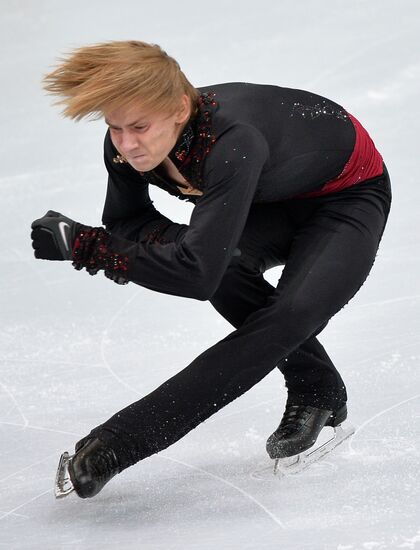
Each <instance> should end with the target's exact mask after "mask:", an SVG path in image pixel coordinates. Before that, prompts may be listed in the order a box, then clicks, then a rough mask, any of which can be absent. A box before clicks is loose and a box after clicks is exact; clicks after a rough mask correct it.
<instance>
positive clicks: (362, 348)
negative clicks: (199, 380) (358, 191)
mask: <svg viewBox="0 0 420 550" xmlns="http://www.w3.org/2000/svg"><path fill="white" fill-rule="evenodd" d="M0 7H1V14H0V71H1V72H0V74H1V88H0V90H1V102H0V120H1V143H0V152H1V159H0V160H1V173H0V190H1V203H0V204H1V206H0V213H1V216H0V224H1V227H0V246H1V254H0V277H1V289H0V319H1V330H0V344H1V347H0V431H1V438H0V466H1V467H0V549H3V548H4V549H5V550H11V549H54V550H55V549H70V548H71V549H72V550H85V549H92V550H98V549H104V550H105V549H106V550H108V549H114V548H115V549H118V550H126V549H144V550H146V549H147V550H149V549H156V550H158V549H159V550H160V549H165V550H192V549H197V550H198V549H199V550H280V549H281V550H383V549H390V550H397V549H405V550H411V549H417V548H420V519H419V518H420V498H419V493H420V491H419V485H420V480H419V477H420V476H419V467H420V460H419V458H420V425H419V416H420V369H419V367H420V343H419V334H420V315H419V313H420V308H419V306H420V260H419V253H420V246H419V229H418V228H419V224H420V221H419V219H420V217H419V211H420V178H419V172H420V170H419V158H420V153H419V145H420V139H419V133H420V116H419V115H420V39H419V34H418V29H419V24H420V4H419V2H418V0H408V1H407V0H400V1H390V0H387V1H384V0H370V1H368V0H364V1H361V0H353V1H352V2H345V1H343V0H323V1H322V2H321V1H318V2H315V1H310V0H300V1H290V0H288V1H286V0H279V1H278V2H275V1H274V0H271V1H268V0H259V1H258V2H251V1H248V0H243V1H242V2H229V1H228V0H226V2H222V1H221V0H214V1H212V2H196V1H194V2H193V1H190V0H188V1H186V2H171V1H169V0H157V1H156V2H147V3H146V2H141V1H139V0H136V1H134V0H129V1H124V0H122V1H120V2H110V1H99V0H93V1H90V2H89V1H87V0H86V1H81V0H72V2H63V1H62V0H60V1H58V0H57V1H54V0H37V1H31V0H9V1H6V0H2V1H1V2H0ZM114 39H138V40H145V41H147V42H154V43H158V44H160V45H162V47H164V49H166V50H167V51H168V53H169V54H171V55H173V56H174V57H175V58H176V59H178V60H179V62H180V64H181V67H182V68H183V70H184V71H185V72H186V74H187V75H188V76H189V78H190V79H191V81H192V82H193V83H194V84H195V85H197V86H200V85H208V84H212V83H218V82H232V81H248V82H257V83H269V84H278V85H283V86H288V87H297V88H303V89H309V90H312V91H314V92H317V93H320V94H322V95H325V96H327V97H330V98H331V99H333V100H335V101H336V102H338V103H340V104H342V105H344V106H345V107H346V108H347V109H348V110H349V111H350V112H351V113H353V114H354V115H355V116H356V117H357V118H359V119H360V120H361V121H362V123H363V124H364V125H365V126H366V128H367V129H368V131H369V132H370V133H371V135H372V137H373V139H374V141H375V143H376V145H377V146H378V148H379V150H380V151H381V152H382V154H383V156H384V158H385V161H386V163H387V166H388V169H389V172H390V174H391V178H392V183H393V193H394V201H393V208H392V212H391V217H390V220H389V224H388V228H387V230H386V232H385V235H384V238H383V241H382V245H381V248H380V251H379V254H378V257H377V260H376V263H375V266H374V269H373V271H372V273H371V275H370V277H369V279H368V281H367V282H366V284H365V285H364V286H363V288H362V289H361V291H360V292H359V294H358V295H357V296H356V297H355V298H354V299H353V300H352V301H351V302H350V303H349V304H348V306H346V308H344V310H343V311H342V312H340V313H339V314H338V315H337V316H336V317H335V318H334V319H333V320H332V321H331V322H330V324H329V326H328V328H327V329H326V330H325V331H324V332H323V334H322V335H321V340H322V342H323V343H324V344H325V345H326V348H327V350H328V351H329V352H330V354H331V356H332V358H333V359H334V361H335V362H336V364H337V367H338V368H339V369H340V371H341V373H342V375H343V378H344V380H345V381H346V383H347V387H348V393H349V412H350V419H351V421H352V423H354V424H355V426H356V427H357V431H356V434H355V436H354V438H353V440H352V442H351V445H347V444H345V445H344V446H343V447H342V448H339V449H337V451H336V452H335V453H334V454H333V455H330V456H329V457H328V458H327V459H326V460H325V461H323V462H320V463H319V464H317V465H314V466H313V467H312V468H310V469H309V470H308V471H307V472H306V473H302V474H301V475H300V476H298V477H297V476H294V477H290V478H287V479H275V478H271V477H261V476H260V475H258V471H259V470H261V469H262V468H264V467H266V466H269V464H270V462H269V459H268V458H267V455H266V453H265V440H266V438H267V436H268V435H269V434H270V433H271V432H272V431H273V429H275V428H276V427H277V425H278V422H279V420H280V418H281V415H282V412H283V407H284V402H285V390H284V386H283V380H282V378H281V376H280V373H279V372H278V371H277V370H276V371H275V372H273V373H271V374H270V375H269V376H267V377H266V378H265V379H264V380H263V382H261V383H260V384H259V385H257V386H256V387H255V388H253V389H252V390H251V391H249V392H248V393H247V394H246V395H244V396H242V397H241V398H240V399H238V400H236V401H235V402H234V403H232V404H230V405H229V406H227V407H226V408H225V409H223V410H222V411H220V412H219V413H218V414H216V415H215V416H214V417H212V418H210V419H209V420H208V421H207V422H205V423H204V424H202V425H201V426H199V427H198V428H197V429H196V430H194V431H193V432H192V433H190V434H188V435H187V436H186V437H185V438H184V439H182V440H181V441H179V442H178V443H177V444H175V445H174V446H172V447H170V448H169V449H167V450H166V451H164V452H162V453H160V454H159V455H156V456H153V457H151V458H149V459H147V460H145V461H143V462H141V463H139V464H137V465H136V466H134V467H132V468H129V469H128V470H126V471H125V472H124V473H122V474H121V475H120V476H118V477H116V478H115V479H114V480H112V481H111V482H110V483H109V485H107V486H106V488H105V489H104V490H103V491H102V492H101V493H100V495H98V496H97V497H96V498H94V499H91V500H88V501H84V500H81V499H78V498H77V497H76V496H74V495H72V496H70V497H68V498H67V499H64V500H62V501H56V500H55V499H54V497H53V481H54V476H55V471H56V467H57V463H58V459H59V456H60V453H61V452H62V451H63V450H72V449H73V445H74V443H75V441H77V440H78V439H79V438H80V437H81V436H83V435H85V434H86V433H87V432H88V431H89V430H90V429H91V428H92V427H93V426H95V425H97V424H98V423H100V422H102V421H104V420H106V419H107V418H108V417H109V416H110V415H111V414H113V413H114V412H116V411H117V410H118V409H120V408H122V407H123V406H125V405H127V404H128V403H130V402H132V401H134V400H137V399H139V398H140V397H141V396H143V395H145V394H146V393H148V392H149V391H151V390H152V389H154V388H155V387H156V386H158V385H160V384H161V383H162V382H163V381H164V380H165V379H166V378H168V377H169V376H171V375H173V374H174V373H176V372H177V371H178V370H180V369H182V368H183V367H184V366H186V365H187V364H188V363H189V362H190V361H191V360H192V359H193V358H194V357H196V356H197V355H198V354H199V353H200V352H202V351H203V350H205V349H206V348H208V347H209V346H210V345H212V344H213V343H215V342H217V341H218V340H220V339H221V338H223V337H224V336H225V335H227V334H228V333H229V332H230V331H231V330H232V328H231V326H230V325H229V324H228V323H227V322H226V321H224V320H223V319H222V318H221V317H220V316H219V315H218V314H217V313H216V312H215V311H214V310H213V309H212V306H211V305H210V304H209V303H208V302H198V301H193V300H188V299H182V298H178V297H173V296H165V295H163V294H158V293H154V292H151V291H149V290H146V289H143V288H141V287H139V286H135V285H134V284H129V285H127V286H119V285H116V284H114V283H112V282H111V281H110V280H108V279H106V278H105V277H104V276H103V275H102V274H100V275H97V276H96V277H90V276H89V275H88V274H87V273H86V272H85V271H83V272H78V271H76V270H74V269H73V268H72V267H71V265H70V264H69V263H67V262H48V261H40V260H35V259H34V257H33V251H32V248H31V242H30V224H31V222H32V221H33V220H34V219H36V218H38V217H40V216H42V215H43V214H45V212H46V211H47V210H49V209H53V210H57V211H60V212H63V213H64V214H66V215H68V216H70V217H72V218H73V219H76V220H78V221H80V222H83V223H86V224H90V225H100V218H101V213H102V206H103V201H104V197H105V186H106V173H105V168H104V166H103V164H102V141H103V135H104V131H105V125H104V123H103V122H101V121H97V122H81V123H78V124H76V123H73V122H71V121H68V120H63V119H62V118H61V117H60V115H59V109H58V108H57V107H52V106H51V102H52V101H51V99H50V98H48V97H46V96H44V95H43V92H42V90H41V86H40V79H41V77H42V74H43V73H45V72H47V71H48V70H49V69H50V68H51V66H52V65H53V64H54V63H55V62H56V59H57V57H58V56H59V55H60V54H61V53H63V52H65V51H67V50H69V49H71V48H73V47H76V46H82V45H86V44H89V43H93V42H98V41H104V40H114ZM152 195H153V198H154V200H155V206H156V207H157V208H158V209H159V210H161V211H162V212H164V213H165V214H167V215H169V216H170V217H171V218H172V219H174V220H176V221H180V222H184V223H188V220H189V216H190V213H191V209H192V205H190V204H185V203H183V202H181V201H178V200H176V199H174V198H172V197H170V196H169V195H166V194H165V193H163V192H160V191H159V190H157V191H156V190H154V191H153V192H152ZM279 274H280V271H279V270H278V271H277V270H272V271H270V272H269V273H268V274H267V278H268V279H269V280H270V281H271V282H275V281H276V279H277V278H278V276H279ZM256 355H258V350H256ZM256 472H257V473H256Z"/></svg>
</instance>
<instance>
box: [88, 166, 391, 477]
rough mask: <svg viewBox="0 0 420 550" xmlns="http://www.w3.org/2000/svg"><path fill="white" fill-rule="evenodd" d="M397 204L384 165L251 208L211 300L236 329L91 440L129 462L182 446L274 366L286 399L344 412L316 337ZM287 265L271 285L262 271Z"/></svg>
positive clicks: (361, 275)
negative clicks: (335, 188)
mask: <svg viewBox="0 0 420 550" xmlns="http://www.w3.org/2000/svg"><path fill="white" fill-rule="evenodd" d="M390 204H391V188H390V181H389V176H388V173H387V171H386V169H385V172H384V175H383V176H380V177H378V178H374V179H371V180H369V181H366V182H363V183H360V184H358V185H355V186H353V187H351V188H348V189H346V190H344V191H341V192H338V193H334V194H331V195H326V196H323V197H317V198H305V199H292V200H286V201H282V202H278V203H267V204H254V205H253V206H252V208H251V211H250V214H249V217H248V220H247V224H246V227H245V229H244V232H243V235H242V237H241V240H240V242H239V245H238V248H239V250H240V255H239V253H238V255H237V256H234V257H233V259H232V262H231V263H230V265H229V267H228V269H227V271H226V273H225V275H224V278H223V280H222V282H221V284H220V286H219V288H218V290H217V292H216V293H215V294H214V295H213V297H212V298H211V300H210V301H211V303H212V304H213V306H214V307H215V308H216V310H217V311H218V312H219V313H221V315H223V317H225V318H226V319H227V320H228V321H229V322H230V323H231V324H232V325H233V326H234V327H235V330H234V331H233V332H231V333H230V334H228V335H227V336H226V337H225V338H223V339H222V340H221V341H220V342H218V343H216V344H215V345H214V346H212V347H211V348H209V349H208V350H206V351H205V352H203V353H202V354H201V355H199V356H198V357H197V358H196V359H194V361H192V363H190V365H188V366H187V367H186V368H185V369H183V370H182V371H180V372H179V373H178V374H176V375H175V376H173V377H172V378H170V379H169V380H167V381H166V382H164V383H163V384H162V385H161V386H160V387H158V388H157V389H156V390H154V391H153V392H151V393H150V394H149V395H147V396H145V397H144V398H142V399H140V400H139V401H136V402H135V403H132V404H131V405H129V406H128V407H126V408H125V409H123V410H121V411H120V412H118V413H117V414H115V415H114V416H112V417H111V418H110V419H109V420H108V421H107V422H105V423H104V424H102V425H100V426H98V427H97V428H95V429H94V430H92V432H91V434H92V435H96V436H97V437H99V438H100V439H101V440H103V441H105V442H106V443H108V444H109V445H110V446H111V447H112V448H114V450H115V451H116V452H117V454H118V456H119V458H120V461H121V463H122V467H123V468H124V467H127V466H130V465H131V464H134V463H135V462H137V461H138V460H141V459H143V458H146V457H147V456H150V455H151V454H154V453H156V452H158V451H160V450H162V449H164V448H166V447H168V446H169V445H172V444H173V443H175V442H176V441H177V440H179V439H180V438H181V437H183V436H184V435H185V434H187V433H188V432H189V431H190V430H192V429H193V428H195V427H196V426H198V425H199V424H200V423H201V422H203V421H204V420H206V419H207V418H209V417H210V416H211V415H212V414H214V413H215V412H217V411H218V410H220V409H221V408H222V407H224V406H225V405H226V404H228V403H230V402H231V401H233V400H234V399H236V398H237V397H239V396H240V395H242V394H243V393H244V392H246V391H247V390H249V389H250V388H252V387H253V386H254V385H255V384H257V383H258V382H259V381H260V380H261V379H262V378H264V377H265V376H266V375H267V374H268V373H269V372H270V371H272V370H273V369H274V368H276V367H278V368H279V369H280V370H281V372H282V373H283V374H284V376H285V380H286V385H287V388H288V401H289V402H292V403H305V404H308V405H314V406H318V407H322V408H328V409H332V410H335V409H337V408H338V407H340V406H341V405H342V404H343V403H344V402H346V400H347V395H346V390H345V385H344V382H343V380H342V378H341V376H340V374H339V373H338V371H337V370H336V368H335V367H334V365H333V363H332V361H331V359H330V358H329V357H328V355H327V353H326V351H325V350H324V348H323V347H322V345H321V344H320V343H319V341H318V340H317V339H316V335H317V334H318V333H319V332H320V331H321V330H322V329H323V328H324V327H325V325H326V324H327V323H328V321H329V320H330V319H331V317H332V316H333V315H334V314H335V313H337V312H338V311H339V310H340V309H341V308H342V307H343V306H344V305H345V304H347V302H348V301H349V300H350V299H351V298H352V297H353V296H354V295H355V293H356V292H357V291H358V290H359V288H360V287H361V286H362V284H363V282H364V281H365V280H366V277H367V276H368V274H369V272H370V270H371V268H372V265H373V263H374V259H375V256H376V252H377V249H378V245H379V242H380V240H381V237H382V233H383V230H384V227H385V223H386V220H387V217H388V213H389V209H390ZM283 264H284V269H283V272H282V275H281V277H280V279H279V282H278V284H277V286H276V288H274V287H273V286H272V285H270V284H269V283H268V282H267V281H266V280H265V279H264V277H263V273H264V271H265V270H267V269H269V268H270V267H273V266H277V265H283ZM349 352H351V350H349Z"/></svg>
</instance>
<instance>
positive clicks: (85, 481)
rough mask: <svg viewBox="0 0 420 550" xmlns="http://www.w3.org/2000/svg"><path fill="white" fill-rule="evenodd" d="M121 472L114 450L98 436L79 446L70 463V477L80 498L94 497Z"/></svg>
mask: <svg viewBox="0 0 420 550" xmlns="http://www.w3.org/2000/svg"><path fill="white" fill-rule="evenodd" d="M119 472H120V466H119V464H118V459H117V457H116V455H115V452H114V450H113V449H111V448H110V447H108V446H107V445H105V443H103V442H102V441H101V440H100V439H97V438H93V439H90V440H88V441H87V442H86V443H85V444H84V445H83V446H82V447H81V448H79V450H78V451H77V452H76V454H75V455H74V457H73V458H72V460H71V462H70V464H69V475H70V479H71V481H72V483H73V486H74V490H75V491H76V493H77V495H78V496H79V497H80V498H91V497H94V496H95V495H97V494H98V493H99V491H101V490H102V489H103V487H104V485H105V484H106V483H108V481H110V479H112V478H113V477H114V476H115V475H116V474H118V473H119Z"/></svg>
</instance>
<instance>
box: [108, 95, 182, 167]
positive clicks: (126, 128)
mask: <svg viewBox="0 0 420 550" xmlns="http://www.w3.org/2000/svg"><path fill="white" fill-rule="evenodd" d="M104 115H105V122H106V123H107V124H108V126H109V130H110V134H111V140H112V143H113V144H114V146H115V148H116V149H117V150H118V152H119V153H120V154H121V155H123V156H124V157H125V158H126V159H127V162H128V163H129V164H131V166H132V167H133V168H135V169H136V170H138V171H139V172H148V171H149V170H153V169H154V168H156V166H158V165H159V164H160V163H161V162H162V161H163V160H164V159H165V158H166V157H167V156H168V154H169V152H170V151H171V149H172V148H173V147H174V145H175V143H176V141H177V139H178V136H179V135H180V133H181V131H182V129H183V127H184V126H185V124H186V122H187V121H188V118H189V115H190V103H189V99H188V96H187V95H184V96H182V98H181V103H180V108H179V110H178V111H177V112H176V113H175V114H173V115H168V114H167V113H151V112H146V111H145V110H144V109H142V108H141V106H134V107H133V106H130V107H127V106H124V107H119V108H118V109H114V110H113V111H110V112H106V113H104Z"/></svg>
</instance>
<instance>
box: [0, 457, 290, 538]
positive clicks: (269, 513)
mask: <svg viewBox="0 0 420 550" xmlns="http://www.w3.org/2000/svg"><path fill="white" fill-rule="evenodd" d="M158 458H162V459H164V460H169V461H171V462H176V463H177V464H181V465H182V466H185V467H186V468H189V469H191V470H196V471H197V472H201V473H203V474H205V475H207V476H209V477H211V478H213V479H216V480H217V481H220V482H221V483H223V484H224V485H227V486H228V487H230V488H232V489H234V490H235V491H237V492H238V493H240V494H241V495H242V496H243V497H245V498H247V499H249V500H250V501H251V502H253V503H254V504H255V505H256V506H258V508H260V509H261V510H262V511H263V512H264V513H265V514H267V516H268V517H269V518H270V519H271V520H272V521H273V522H274V523H275V524H276V525H277V526H278V527H281V528H282V529H286V526H285V525H284V523H283V522H282V521H281V520H280V519H279V518H278V517H277V516H276V515H275V514H273V512H270V510H269V509H268V508H266V507H265V506H264V504H262V503H261V502H260V501H259V500H257V499H256V498H255V497H253V496H252V495H251V494H250V493H248V492H247V491H245V490H244V489H241V488H240V487H238V486H237V485H235V484H234V483H232V482H231V481H228V480H227V479H225V478H223V477H221V476H218V475H216V474H212V473H211V472H208V471H207V470H204V469H203V468H199V467H198V466H193V465H192V464H189V463H188V462H183V461H181V460H177V459H176V458H171V457H169V456H161V455H158ZM0 519H1V518H0Z"/></svg>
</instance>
